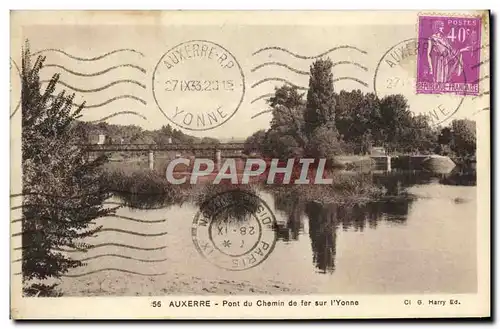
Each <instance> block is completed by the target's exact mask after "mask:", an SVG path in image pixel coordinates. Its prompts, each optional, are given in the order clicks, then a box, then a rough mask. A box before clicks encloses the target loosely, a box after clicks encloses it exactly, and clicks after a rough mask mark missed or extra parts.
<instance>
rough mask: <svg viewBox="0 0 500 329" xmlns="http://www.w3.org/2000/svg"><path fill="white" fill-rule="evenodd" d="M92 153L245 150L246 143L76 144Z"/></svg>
mask: <svg viewBox="0 0 500 329" xmlns="http://www.w3.org/2000/svg"><path fill="white" fill-rule="evenodd" d="M76 145H78V146H80V147H82V148H84V149H86V150H88V151H90V152H127V151H128V152H139V151H191V150H213V151H216V150H232V151H238V150H243V149H244V143H221V144H76Z"/></svg>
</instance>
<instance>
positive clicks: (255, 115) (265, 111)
mask: <svg viewBox="0 0 500 329" xmlns="http://www.w3.org/2000/svg"><path fill="white" fill-rule="evenodd" d="M272 111H273V110H264V111H260V112H259V113H256V114H254V115H252V117H251V118H250V119H255V118H256V117H258V116H261V115H263V114H266V113H269V112H272Z"/></svg>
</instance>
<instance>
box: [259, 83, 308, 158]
mask: <svg viewBox="0 0 500 329" xmlns="http://www.w3.org/2000/svg"><path fill="white" fill-rule="evenodd" d="M302 97H303V95H301V94H299V93H298V92H297V89H296V88H294V87H290V86H287V85H284V86H282V87H280V88H276V89H275V93H274V96H273V97H271V98H270V99H269V101H268V103H269V106H270V107H271V109H272V114H273V118H272V120H271V127H270V128H269V130H268V131H267V133H266V135H265V139H264V141H263V145H262V147H261V151H262V153H263V155H265V156H270V157H276V158H280V159H282V160H285V159H288V158H290V157H299V156H301V155H302V154H303V152H304V148H305V147H306V144H307V138H306V136H305V134H304V109H305V104H304V101H303V99H302Z"/></svg>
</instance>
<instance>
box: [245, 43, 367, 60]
mask: <svg viewBox="0 0 500 329" xmlns="http://www.w3.org/2000/svg"><path fill="white" fill-rule="evenodd" d="M340 49H353V50H356V51H358V52H360V53H362V54H365V55H366V54H367V52H366V51H365V50H362V49H359V48H358V47H354V46H350V45H341V46H337V47H333V48H330V49H328V50H327V51H325V52H322V53H320V54H318V55H314V56H304V55H299V54H296V53H294V52H291V51H290V50H288V49H286V48H283V47H276V46H272V47H264V48H260V49H258V50H257V51H255V52H254V53H253V54H252V56H255V55H257V54H259V53H261V52H264V51H271V50H278V51H282V52H285V53H287V54H289V55H292V56H293V57H296V58H300V59H315V58H320V57H323V56H325V55H327V54H329V53H331V52H333V51H336V50H340Z"/></svg>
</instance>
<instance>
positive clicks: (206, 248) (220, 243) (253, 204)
mask: <svg viewBox="0 0 500 329" xmlns="http://www.w3.org/2000/svg"><path fill="white" fill-rule="evenodd" d="M275 226H276V218H275V217H274V214H273V212H272V211H271V208H270V207H269V206H268V205H267V203H266V202H265V201H264V200H262V199H261V198H259V197H258V196H257V195H255V194H254V193H252V192H248V191H243V190H231V191H225V192H222V193H218V194H216V195H215V196H213V197H210V198H209V199H208V200H206V201H205V202H204V203H203V204H202V205H201V207H200V210H199V211H198V213H197V214H196V215H195V217H194V220H193V224H192V229H191V236H192V239H193V243H194V245H195V247H196V249H197V250H198V252H199V253H200V254H201V255H202V256H203V257H205V258H206V259H207V260H208V261H209V262H211V263H212V264H214V265H216V266H218V267H220V268H224V269H227V270H231V271H242V270H246V269H249V268H252V267H255V266H257V265H259V264H261V263H262V262H263V261H265V260H266V259H267V257H268V256H269V255H270V254H271V252H272V251H273V249H274V246H275V244H276V231H275Z"/></svg>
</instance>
